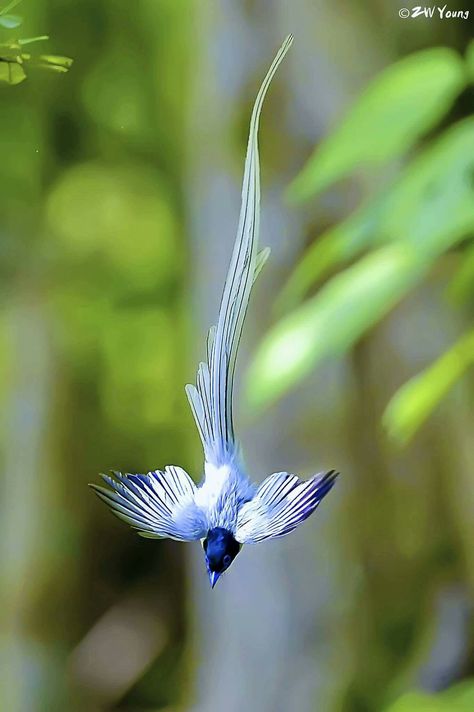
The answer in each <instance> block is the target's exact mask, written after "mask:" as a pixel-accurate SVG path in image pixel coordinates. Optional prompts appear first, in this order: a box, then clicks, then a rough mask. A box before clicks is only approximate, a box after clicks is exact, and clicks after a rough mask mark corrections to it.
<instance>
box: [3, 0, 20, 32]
mask: <svg viewBox="0 0 474 712" xmlns="http://www.w3.org/2000/svg"><path fill="white" fill-rule="evenodd" d="M20 3H21V0H12V2H11V3H9V4H8V5H6V6H5V7H4V8H3V9H1V10H0V27H4V28H5V29H7V30H13V29H15V28H16V27H19V26H20V25H21V23H22V22H23V18H22V17H21V15H12V14H11V12H10V10H14V9H15V7H16V6H17V5H19V4H20Z"/></svg>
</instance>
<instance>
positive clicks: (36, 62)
mask: <svg viewBox="0 0 474 712" xmlns="http://www.w3.org/2000/svg"><path fill="white" fill-rule="evenodd" d="M21 1H22V0H13V1H12V2H11V3H10V4H9V5H7V6H6V7H4V8H3V10H0V28H2V27H3V28H4V29H8V30H11V29H16V28H17V27H19V26H20V25H21V24H22V22H23V18H22V17H21V16H20V15H12V14H10V10H12V9H13V8H15V7H16V6H17V5H19V4H20V2H21ZM48 39H49V37H48V35H40V36H38V37H30V38H26V39H13V40H9V41H7V42H2V43H0V82H4V83H6V84H10V85H11V86H13V85H15V84H21V82H23V81H24V80H25V79H26V77H27V70H28V71H29V70H30V69H31V68H39V69H46V70H50V71H53V72H61V73H62V72H67V71H68V70H69V69H70V67H71V65H72V62H73V60H72V59H70V58H69V57H62V56H57V55H48V54H42V55H39V56H38V57H33V56H32V55H31V54H29V53H28V52H24V51H23V49H22V48H23V47H24V46H25V45H27V44H32V43H33V42H42V41H45V40H48Z"/></svg>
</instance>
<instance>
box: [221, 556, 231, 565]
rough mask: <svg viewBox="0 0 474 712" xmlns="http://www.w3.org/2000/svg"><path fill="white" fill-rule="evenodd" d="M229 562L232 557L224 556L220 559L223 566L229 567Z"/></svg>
mask: <svg viewBox="0 0 474 712" xmlns="http://www.w3.org/2000/svg"><path fill="white" fill-rule="evenodd" d="M231 561H232V557H231V555H230V554H226V555H225V556H224V558H223V559H222V563H223V564H224V566H229V565H230V562H231Z"/></svg>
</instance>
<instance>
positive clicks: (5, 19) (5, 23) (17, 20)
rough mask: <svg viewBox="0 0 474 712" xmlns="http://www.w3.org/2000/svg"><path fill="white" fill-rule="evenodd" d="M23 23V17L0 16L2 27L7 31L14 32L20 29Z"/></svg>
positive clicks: (0, 25)
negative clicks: (17, 28) (16, 28)
mask: <svg viewBox="0 0 474 712" xmlns="http://www.w3.org/2000/svg"><path fill="white" fill-rule="evenodd" d="M22 22H23V18H22V17H21V15H1V16H0V27H5V29H7V30H13V29H15V27H19V26H20V25H21V23H22Z"/></svg>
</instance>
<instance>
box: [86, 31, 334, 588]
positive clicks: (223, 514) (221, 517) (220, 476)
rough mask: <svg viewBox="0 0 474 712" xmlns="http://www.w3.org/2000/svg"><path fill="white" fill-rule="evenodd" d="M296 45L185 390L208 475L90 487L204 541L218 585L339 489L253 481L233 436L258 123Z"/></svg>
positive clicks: (251, 155)
mask: <svg viewBox="0 0 474 712" xmlns="http://www.w3.org/2000/svg"><path fill="white" fill-rule="evenodd" d="M292 42H293V37H292V35H289V36H288V37H287V38H286V40H285V41H284V43H283V44H282V46H281V47H280V49H279V51H278V53H277V55H276V57H275V59H274V60H273V63H272V65H271V67H270V69H269V70H268V72H267V74H266V76H265V79H264V80H263V82H262V85H261V87H260V90H259V92H258V94H257V98H256V101H255V104H254V107H253V111H252V117H251V121H250V132H249V139H248V146H247V155H246V159H245V169H244V180H243V186H242V206H241V211H240V218H239V225H238V230H237V236H236V240H235V244H234V250H233V254H232V258H231V262H230V266H229V271H228V273H227V278H226V281H225V285H224V292H223V295H222V300H221V304H220V309H219V317H218V320H217V326H212V327H211V329H210V330H209V335H208V339H207V361H206V362H202V363H200V364H199V368H198V372H197V381H196V385H195V386H194V385H187V386H186V393H187V396H188V399H189V403H190V405H191V409H192V412H193V415H194V419H195V421H196V425H197V428H198V431H199V435H200V437H201V441H202V444H203V447H204V456H205V464H204V478H203V480H202V482H201V484H200V485H199V486H196V485H195V483H194V482H193V480H192V479H191V477H190V476H189V475H188V474H187V472H185V471H184V470H183V469H182V468H181V467H176V466H172V465H170V466H168V467H165V469H164V470H156V471H154V472H149V473H148V474H146V475H131V474H126V475H123V474H121V473H118V472H117V473H114V477H109V476H107V475H102V477H103V479H104V480H105V482H106V484H107V485H108V487H100V486H98V485H91V486H92V487H93V488H94V490H95V491H96V493H97V494H98V495H99V497H100V498H101V499H103V500H104V501H105V502H106V503H107V504H108V505H109V506H110V507H111V509H112V511H113V512H114V514H116V515H117V516H118V517H120V518H121V519H123V520H124V521H126V522H128V524H130V525H131V526H132V527H134V528H135V529H138V533H139V534H141V535H142V536H144V537H149V538H152V539H160V538H164V537H169V538H171V539H177V540H179V541H194V540H199V539H200V540H201V541H202V544H203V548H204V552H205V559H206V566H207V571H208V574H209V579H210V583H211V586H212V587H214V586H215V584H216V582H217V580H218V578H219V577H220V575H221V574H222V573H223V572H224V571H225V570H226V569H228V568H229V566H230V565H231V563H232V561H233V560H234V558H235V557H236V555H237V554H238V552H239V551H240V549H241V547H242V545H243V544H252V543H256V542H260V541H264V540H265V539H274V538H276V537H281V536H284V535H286V534H289V533H290V532H292V531H293V530H294V529H295V528H296V527H297V526H298V525H299V524H301V523H302V522H303V521H304V520H305V519H307V518H308V517H309V516H310V515H311V514H312V513H313V512H314V510H315V509H316V507H317V506H318V504H319V503H320V501H321V500H322V499H323V497H324V496H325V495H326V494H327V493H328V492H329V490H330V489H331V488H332V486H333V484H334V482H335V479H336V477H337V473H335V472H334V471H333V470H331V471H329V472H326V473H321V474H318V475H315V476H314V477H312V478H311V479H309V480H301V479H299V478H298V477H296V475H292V474H289V473H287V472H277V473H275V474H273V475H270V476H269V477H267V478H266V479H265V480H264V481H263V483H262V484H261V485H260V486H257V485H254V484H253V483H252V482H251V481H250V479H249V477H248V475H247V473H246V472H245V470H244V468H243V465H242V459H241V456H240V447H239V445H238V443H237V441H236V438H235V434H234V423H233V412H232V398H233V384H234V372H235V363H236V358H237V351H238V346H239V342H240V337H241V334H242V327H243V323H244V319H245V314H246V312H247V307H248V304H249V299H250V293H251V290H252V285H253V283H254V282H255V279H256V278H257V276H258V274H259V273H260V271H261V269H262V267H263V266H264V264H265V262H266V260H267V258H268V255H269V254H270V250H269V249H268V248H266V249H264V250H262V251H261V252H258V251H257V247H258V233H259V211H260V175H259V170H260V169H259V158H258V141H257V135H258V126H259V118H260V111H261V108H262V104H263V100H264V98H265V94H266V92H267V90H268V87H269V85H270V82H271V80H272V78H273V75H274V74H275V72H276V70H277V68H278V66H279V64H280V62H281V61H282V59H283V57H284V56H285V54H286V53H287V51H288V49H289V48H290V46H291V44H292Z"/></svg>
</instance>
